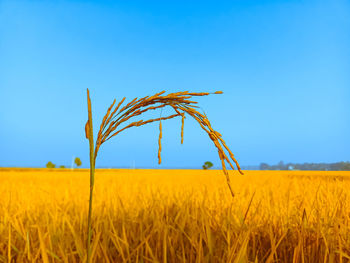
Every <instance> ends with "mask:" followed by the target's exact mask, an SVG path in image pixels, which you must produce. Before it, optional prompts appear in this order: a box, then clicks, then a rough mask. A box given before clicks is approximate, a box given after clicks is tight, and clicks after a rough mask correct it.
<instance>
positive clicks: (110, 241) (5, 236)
mask: <svg viewBox="0 0 350 263" xmlns="http://www.w3.org/2000/svg"><path fill="white" fill-rule="evenodd" d="M221 173H222V171H218V170H213V171H210V170H209V171H202V170H100V169H98V170H96V177H95V180H96V185H95V187H96V188H95V191H96V192H95V196H94V208H93V222H94V224H93V239H92V261H93V262H349V259H350V249H349V248H350V227H349V222H350V221H349V216H350V190H349V189H350V180H349V179H350V172H304V171H297V172H289V171H274V172H270V171H245V175H240V174H239V173H238V172H230V177H231V180H232V188H233V190H234V192H235V197H234V199H232V196H231V195H230V191H229V189H228V187H227V185H226V182H225V178H224V177H223V176H222V174H221ZM88 178H89V171H88V170H84V169H80V170H74V171H70V170H65V169H61V170H55V169H52V170H48V169H23V170H21V169H12V170H10V169H1V170H0V193H1V195H0V262H10V260H12V261H11V262H84V261H86V249H85V243H86V240H85V239H86V229H87V214H88V202H89V200H88V196H89V181H88Z"/></svg>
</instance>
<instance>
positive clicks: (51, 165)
mask: <svg viewBox="0 0 350 263" xmlns="http://www.w3.org/2000/svg"><path fill="white" fill-rule="evenodd" d="M74 164H75V165H76V166H77V167H79V166H81V164H82V162H81V160H80V158H79V157H76V158H75V159H74ZM55 167H56V164H54V163H52V162H51V161H49V162H48V163H47V164H46V168H55ZM59 168H66V167H65V166H64V165H60V166H59Z"/></svg>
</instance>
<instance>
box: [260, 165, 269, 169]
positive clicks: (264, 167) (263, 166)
mask: <svg viewBox="0 0 350 263" xmlns="http://www.w3.org/2000/svg"><path fill="white" fill-rule="evenodd" d="M260 170H270V166H269V165H268V164H267V163H261V164H260Z"/></svg>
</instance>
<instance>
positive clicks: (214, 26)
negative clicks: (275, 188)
mask: <svg viewBox="0 0 350 263" xmlns="http://www.w3.org/2000/svg"><path fill="white" fill-rule="evenodd" d="M86 88H89V89H90V92H91V99H92V106H93V116H94V124H95V130H97V126H99V124H100V121H101V119H102V116H103V114H104V113H105V111H106V109H107V107H108V106H109V105H110V103H111V102H112V101H113V99H114V98H116V99H117V100H119V99H121V98H122V97H123V96H126V97H127V98H128V99H133V98H134V97H140V96H146V95H151V94H153V93H156V92H159V91H161V90H167V91H169V92H175V91H184V90H190V91H196V92H199V91H209V92H211V91H216V90H222V91H224V94H223V95H216V96H214V95H212V96H208V97H206V98H199V99H198V101H199V103H200V105H201V106H202V107H203V108H204V110H205V112H206V113H207V115H208V117H209V119H210V120H211V122H212V126H213V128H214V129H216V130H218V131H219V132H220V133H222V134H223V138H224V139H225V140H226V142H227V144H228V146H229V147H230V148H231V150H232V151H233V153H234V154H235V156H236V157H237V159H238V161H239V162H240V164H241V165H258V164H260V163H261V162H267V163H269V164H274V163H277V162H278V161H280V160H283V161H284V162H337V161H350V104H349V101H350V4H349V1H346V0H344V1H337V0H331V1H243V0H242V1H191V2H190V1H15V0H8V1H7V0H0V98H1V103H0V166H31V167H43V166H45V164H46V162H47V161H52V162H54V163H55V164H57V165H60V164H62V165H67V166H69V165H70V163H71V159H72V156H79V157H80V158H81V160H82V162H83V166H84V167H88V141H87V140H86V139H85V135H84V124H85V122H86V120H87V107H86ZM158 114H159V113H156V115H157V116H159V115H158ZM180 122H181V121H180V120H170V121H168V122H167V123H163V127H164V130H163V152H162V156H163V164H162V165H160V166H158V164H157V147H158V146H157V140H158V126H157V124H154V125H150V126H148V127H143V128H142V127H140V128H134V129H130V130H128V132H127V133H124V134H121V135H120V136H119V137H115V138H114V140H111V141H110V142H109V143H106V144H104V145H103V146H102V148H101V150H100V154H99V157H98V159H97V166H98V167H130V165H132V164H133V163H134V162H135V165H136V167H159V168H169V167H177V168H181V167H198V168H199V167H201V165H202V164H203V162H204V161H207V160H210V161H212V162H213V163H214V165H215V166H218V167H219V159H218V157H217V152H216V150H215V147H214V146H213V144H212V143H211V141H210V140H209V138H208V137H207V135H206V134H205V133H204V132H203V131H202V130H201V129H200V127H199V126H198V125H197V124H196V123H195V122H194V121H192V120H189V118H188V119H187V120H186V123H185V130H184V133H185V137H184V144H183V145H181V144H180Z"/></svg>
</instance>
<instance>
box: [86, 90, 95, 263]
mask: <svg viewBox="0 0 350 263" xmlns="http://www.w3.org/2000/svg"><path fill="white" fill-rule="evenodd" d="M87 97H88V114H89V146H90V198H89V215H88V239H87V263H90V262H91V236H92V229H91V214H92V194H93V191H94V181H95V158H94V138H93V130H92V113H91V101H90V97H89V90H88V91H87Z"/></svg>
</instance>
